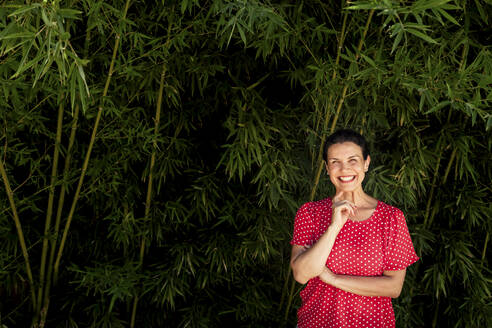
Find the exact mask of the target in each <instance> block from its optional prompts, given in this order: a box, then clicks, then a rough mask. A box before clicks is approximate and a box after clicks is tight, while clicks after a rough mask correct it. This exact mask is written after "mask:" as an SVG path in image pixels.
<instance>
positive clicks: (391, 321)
mask: <svg viewBox="0 0 492 328" xmlns="http://www.w3.org/2000/svg"><path fill="white" fill-rule="evenodd" d="M331 207H332V201H331V199H330V198H327V199H323V200H320V201H317V202H309V203H306V204H304V205H303V206H302V207H301V208H300V209H299V210H298V211H297V215H296V219H295V224H294V236H293V238H292V240H291V242H290V243H291V244H292V245H300V246H306V245H313V244H314V243H316V241H317V240H318V239H319V238H320V237H321V235H322V234H323V233H324V232H325V231H326V229H327V228H328V226H329V225H330V222H331V211H332V210H331ZM418 259H419V258H418V256H417V254H416V253H415V250H414V248H413V244H412V240H411V239H410V234H409V232H408V228H407V224H406V222H405V217H404V216H403V213H402V212H401V211H400V210H399V209H397V208H396V207H393V206H390V205H387V204H385V203H383V202H381V201H378V204H377V206H376V209H375V210H374V213H373V214H372V216H371V217H370V218H368V219H366V220H364V221H360V222H358V221H352V220H350V219H349V220H347V222H346V223H345V225H344V226H343V228H342V230H340V232H339V233H338V235H337V238H336V240H335V244H334V245H333V248H332V250H331V253H330V256H329V257H328V260H327V261H326V266H327V267H328V268H329V269H330V270H332V271H333V273H336V274H344V275H356V276H381V275H382V274H383V271H385V270H402V269H405V268H406V267H407V266H409V265H410V264H412V263H414V262H416V261H417V260H418ZM300 295H301V299H302V306H301V307H300V308H299V310H298V312H297V316H298V327H299V328H316V327H319V328H325V327H344V328H350V327H357V328H359V327H373V328H376V327H378V328H379V327H395V315H394V312H393V306H392V304H391V298H390V297H383V296H376V297H374V296H360V295H356V294H353V293H350V292H346V291H343V290H341V289H338V288H336V287H333V286H331V285H328V284H326V283H325V282H323V281H321V280H320V279H319V278H318V277H315V278H312V279H310V280H309V282H308V283H307V285H306V287H305V288H304V289H303V290H302V291H301V293H300Z"/></svg>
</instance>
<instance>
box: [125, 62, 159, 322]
mask: <svg viewBox="0 0 492 328" xmlns="http://www.w3.org/2000/svg"><path fill="white" fill-rule="evenodd" d="M165 76H166V63H164V64H162V72H161V79H160V82H159V95H158V97H157V105H156V109H155V121H154V122H155V123H154V141H153V142H152V146H153V147H152V155H151V157H150V168H149V183H148V184H147V197H146V199H145V218H149V214H150V205H151V201H152V180H153V171H154V166H155V158H156V152H157V135H158V133H159V122H160V119H161V108H162V95H163V93H164V80H165ZM146 242H147V241H146V238H145V235H144V236H142V241H141V244H140V254H139V260H138V266H139V268H141V267H142V265H143V259H144V255H145V244H146ZM137 304H138V296H135V299H134V301H133V308H132V316H131V321H130V327H131V328H133V327H135V318H136V316H137Z"/></svg>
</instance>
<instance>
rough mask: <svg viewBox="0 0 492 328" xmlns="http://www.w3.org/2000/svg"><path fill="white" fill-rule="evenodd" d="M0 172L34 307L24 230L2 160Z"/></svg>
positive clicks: (33, 292)
mask: <svg viewBox="0 0 492 328" xmlns="http://www.w3.org/2000/svg"><path fill="white" fill-rule="evenodd" d="M0 174H1V175H2V178H3V183H4V185H5V191H6V193H7V196H8V198H9V202H10V208H11V210H12V216H13V218H14V222H15V228H16V229H17V236H18V237H19V243H20V245H21V249H22V255H23V256H24V261H25V263H26V272H27V277H28V279H29V284H30V285H31V297H32V305H33V307H34V308H36V291H35V288H34V280H33V278H32V271H31V265H30V263H29V254H28V252H27V247H26V241H25V239H24V232H23V230H22V225H21V222H20V219H19V215H18V214H17V207H16V206H15V201H14V193H13V192H12V188H10V183H9V179H8V177H7V172H6V171H5V167H4V165H3V161H2V160H0Z"/></svg>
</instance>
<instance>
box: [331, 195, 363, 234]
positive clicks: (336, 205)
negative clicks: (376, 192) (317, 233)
mask: <svg viewBox="0 0 492 328" xmlns="http://www.w3.org/2000/svg"><path fill="white" fill-rule="evenodd" d="M356 211H357V206H355V204H354V203H353V202H351V201H349V200H347V199H346V198H345V197H343V192H338V193H337V194H336V195H335V197H333V205H332V214H331V224H330V225H333V226H334V227H335V228H338V229H342V227H343V225H344V224H345V222H347V220H348V218H349V216H351V215H352V216H355V212H356Z"/></svg>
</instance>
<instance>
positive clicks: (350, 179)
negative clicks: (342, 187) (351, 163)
mask: <svg viewBox="0 0 492 328" xmlns="http://www.w3.org/2000/svg"><path fill="white" fill-rule="evenodd" d="M338 178H339V179H340V180H342V182H350V181H352V180H354V179H355V175H351V176H349V177H338Z"/></svg>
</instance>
